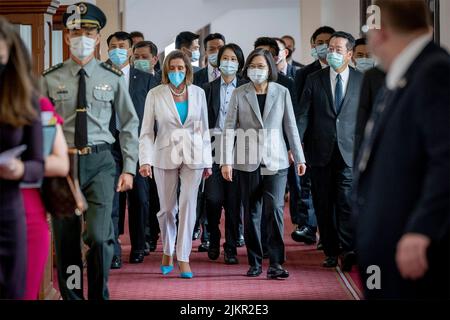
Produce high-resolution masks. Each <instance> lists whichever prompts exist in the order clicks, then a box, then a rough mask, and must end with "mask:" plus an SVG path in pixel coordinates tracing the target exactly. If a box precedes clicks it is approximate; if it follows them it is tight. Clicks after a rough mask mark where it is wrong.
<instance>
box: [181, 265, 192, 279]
mask: <svg viewBox="0 0 450 320" xmlns="http://www.w3.org/2000/svg"><path fill="white" fill-rule="evenodd" d="M178 269H180V271H181V268H180V265H178ZM180 277H181V278H183V279H192V278H193V277H194V274H193V273H192V272H181V273H180Z"/></svg>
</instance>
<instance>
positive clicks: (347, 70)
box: [330, 66, 350, 83]
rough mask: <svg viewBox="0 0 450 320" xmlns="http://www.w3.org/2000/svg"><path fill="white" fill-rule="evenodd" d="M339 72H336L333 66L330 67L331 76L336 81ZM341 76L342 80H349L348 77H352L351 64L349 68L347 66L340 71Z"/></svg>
mask: <svg viewBox="0 0 450 320" xmlns="http://www.w3.org/2000/svg"><path fill="white" fill-rule="evenodd" d="M337 75H338V73H337V72H336V70H334V69H333V68H331V67H330V77H331V79H334V81H336V77H337ZM340 75H341V77H342V81H344V83H345V82H347V81H348V78H349V77H350V68H349V66H347V68H345V70H344V71H342V72H341V73H340Z"/></svg>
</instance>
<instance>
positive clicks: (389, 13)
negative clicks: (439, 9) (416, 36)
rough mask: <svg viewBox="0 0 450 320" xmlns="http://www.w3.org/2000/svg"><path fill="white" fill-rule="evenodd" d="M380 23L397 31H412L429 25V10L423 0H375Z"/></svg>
mask: <svg viewBox="0 0 450 320" xmlns="http://www.w3.org/2000/svg"><path fill="white" fill-rule="evenodd" d="M374 4H375V5H377V6H378V7H380V11H381V21H382V24H385V25H389V26H391V27H392V28H393V29H394V30H396V31H399V32H413V31H417V30H421V29H427V28H428V27H430V26H431V12H430V9H429V8H428V6H427V3H426V2H425V1H424V0H376V1H375V3H374Z"/></svg>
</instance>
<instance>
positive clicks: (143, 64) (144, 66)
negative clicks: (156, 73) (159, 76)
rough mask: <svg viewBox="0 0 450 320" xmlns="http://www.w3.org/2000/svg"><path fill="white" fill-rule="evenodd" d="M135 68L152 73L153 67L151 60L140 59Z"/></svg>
mask: <svg viewBox="0 0 450 320" xmlns="http://www.w3.org/2000/svg"><path fill="white" fill-rule="evenodd" d="M134 67H135V68H136V69H138V70H141V71H144V72H148V73H150V72H152V65H151V63H150V61H149V60H145V59H139V60H135V61H134Z"/></svg>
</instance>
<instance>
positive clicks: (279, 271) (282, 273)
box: [267, 266, 289, 279]
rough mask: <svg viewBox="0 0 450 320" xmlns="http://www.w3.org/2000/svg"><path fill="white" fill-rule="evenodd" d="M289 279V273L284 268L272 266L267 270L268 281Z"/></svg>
mask: <svg viewBox="0 0 450 320" xmlns="http://www.w3.org/2000/svg"><path fill="white" fill-rule="evenodd" d="M286 278H289V272H288V271H287V270H286V269H283V267H282V266H270V267H269V269H268V270H267V279H286Z"/></svg>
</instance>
